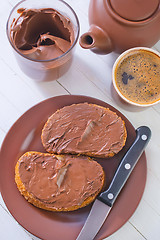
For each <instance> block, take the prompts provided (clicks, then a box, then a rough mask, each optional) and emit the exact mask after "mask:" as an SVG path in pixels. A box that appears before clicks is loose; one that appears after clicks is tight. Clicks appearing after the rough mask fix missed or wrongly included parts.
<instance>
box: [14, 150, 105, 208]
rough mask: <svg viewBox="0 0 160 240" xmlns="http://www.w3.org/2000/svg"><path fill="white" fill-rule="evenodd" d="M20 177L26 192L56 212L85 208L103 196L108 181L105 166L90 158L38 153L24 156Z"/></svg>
mask: <svg viewBox="0 0 160 240" xmlns="http://www.w3.org/2000/svg"><path fill="white" fill-rule="evenodd" d="M19 175H20V178H21V181H22V183H23V184H24V186H25V188H26V190H27V191H28V192H29V193H30V194H32V195H33V197H34V198H35V199H37V200H39V201H40V202H42V203H44V204H45V206H46V207H49V208H50V209H53V210H58V209H68V208H71V207H74V206H77V205H78V206H81V204H82V203H83V202H84V201H85V200H86V199H87V198H88V197H90V196H95V195H96V194H97V193H99V191H100V190H101V188H102V186H103V178H104V176H103V170H102V167H101V165H100V164H98V163H97V162H95V161H92V160H89V159H88V158H86V157H81V158H78V157H73V156H70V155H66V156H65V157H63V156H57V157H56V156H52V155H50V154H43V153H37V152H34V153H33V152H31V153H30V154H24V155H23V156H22V157H21V159H20V161H19Z"/></svg>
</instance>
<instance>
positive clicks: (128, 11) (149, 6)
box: [109, 0, 159, 21]
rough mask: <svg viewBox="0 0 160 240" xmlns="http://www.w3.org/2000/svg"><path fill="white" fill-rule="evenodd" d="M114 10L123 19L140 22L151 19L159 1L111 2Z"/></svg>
mask: <svg viewBox="0 0 160 240" xmlns="http://www.w3.org/2000/svg"><path fill="white" fill-rule="evenodd" d="M109 1H110V5H111V7H112V8H113V10H114V11H115V12H116V13H117V14H118V15H120V16H121V17H123V18H125V19H127V20H131V21H140V20H144V19H146V18H149V17H150V16H151V15H152V14H153V13H154V12H155V11H156V10H157V8H158V6H159V0H109Z"/></svg>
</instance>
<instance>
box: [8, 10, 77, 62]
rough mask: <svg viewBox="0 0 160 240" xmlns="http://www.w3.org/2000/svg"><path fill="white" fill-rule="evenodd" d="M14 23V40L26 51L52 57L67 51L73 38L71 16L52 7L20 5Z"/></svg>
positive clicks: (29, 54)
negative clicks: (36, 7) (24, 7)
mask: <svg viewBox="0 0 160 240" xmlns="http://www.w3.org/2000/svg"><path fill="white" fill-rule="evenodd" d="M18 12H19V13H20V16H19V18H18V19H16V20H14V21H13V23H12V26H11V31H10V35H11V41H12V43H13V45H14V46H15V48H17V49H18V51H20V52H21V53H22V54H23V55H26V56H27V57H29V58H31V59H34V60H50V59H53V58H57V57H59V56H61V55H62V54H64V53H65V52H67V51H68V50H69V49H70V47H71V46H72V44H73V42H74V38H75V37H74V30H73V25H72V23H71V21H70V19H68V18H66V17H65V16H63V15H62V14H60V13H59V12H58V11H56V10H55V9H52V8H44V9H19V10H18Z"/></svg>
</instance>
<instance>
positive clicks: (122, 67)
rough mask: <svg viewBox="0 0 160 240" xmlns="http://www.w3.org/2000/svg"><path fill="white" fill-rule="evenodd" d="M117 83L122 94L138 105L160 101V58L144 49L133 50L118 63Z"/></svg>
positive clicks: (115, 74) (116, 70)
mask: <svg viewBox="0 0 160 240" xmlns="http://www.w3.org/2000/svg"><path fill="white" fill-rule="evenodd" d="M114 78H115V83H116V86H117V88H118V90H119V91H120V93H121V94H122V95H123V96H124V97H125V98H126V99H128V100H129V101H131V102H133V103H136V104H142V105H146V104H153V103H155V102H157V101H158V100H160V56H158V55H157V54H156V53H154V52H150V51H147V50H144V49H139V50H133V51H131V52H129V53H128V54H126V55H124V56H123V57H122V58H121V59H120V60H119V62H118V64H117V66H116V68H115V73H114Z"/></svg>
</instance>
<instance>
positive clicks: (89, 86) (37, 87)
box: [0, 0, 160, 240]
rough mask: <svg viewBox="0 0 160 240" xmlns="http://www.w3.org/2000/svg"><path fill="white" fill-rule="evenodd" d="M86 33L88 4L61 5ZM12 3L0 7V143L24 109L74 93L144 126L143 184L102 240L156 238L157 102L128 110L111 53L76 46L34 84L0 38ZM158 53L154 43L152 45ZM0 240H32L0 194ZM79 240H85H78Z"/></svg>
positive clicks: (159, 198)
mask: <svg viewBox="0 0 160 240" xmlns="http://www.w3.org/2000/svg"><path fill="white" fill-rule="evenodd" d="M67 2H68V3H70V4H71V6H72V7H73V8H74V10H75V11H76V13H77V15H78V18H79V21H80V27H81V30H80V34H82V33H84V32H85V31H87V30H88V16H87V13H88V5H89V0H76V1H74V0H69V1H67ZM16 3H17V0H5V1H2V0H1V4H0V33H1V34H0V74H1V77H0V112H1V114H0V145H1V144H2V142H3V139H4V137H5V135H6V134H7V132H8V130H9V129H10V127H11V126H12V124H13V123H14V122H15V121H16V120H17V119H18V118H19V117H20V116H21V115H22V114H23V113H24V112H25V111H26V110H28V109H29V108H30V107H32V106H33V105H35V104H37V103H39V102H40V101H42V100H44V99H47V98H49V97H52V96H58V95H64V94H79V95H87V96H91V97H95V98H98V99H100V100H103V101H105V102H107V103H109V104H111V105H112V106H114V107H115V108H117V109H118V110H119V111H121V112H122V113H123V114H124V115H125V116H126V117H127V118H128V119H129V120H130V122H131V123H132V124H133V126H134V127H135V128H137V127H139V126H141V125H147V126H149V127H150V128H151V130H152V138H151V141H150V143H149V145H148V146H147V148H146V156H147V165H148V169H147V183H146V188H145V192H144V195H143V197H142V200H141V202H140V204H139V206H138V208H137V209H136V211H135V213H134V214H133V215H132V217H131V218H130V219H129V221H128V222H127V223H126V224H125V225H124V226H123V227H122V228H120V229H119V230H118V231H117V232H115V233H114V234H113V235H112V236H110V237H108V238H107V239H108V240H128V239H130V240H144V239H147V240H159V239H160V104H158V105H155V106H154V107H149V108H145V109H141V108H138V109H137V108H133V107H128V106H126V105H125V104H123V103H122V102H120V101H119V100H118V98H117V97H116V95H115V94H113V91H112V81H111V70H112V66H113V63H114V61H115V59H116V58H117V56H118V55H117V54H115V53H111V54H108V55H105V56H100V55H96V54H94V53H92V52H91V51H89V50H84V49H82V48H81V47H80V46H79V45H77V48H76V52H75V58H74V62H73V64H72V67H71V69H70V70H69V72H67V73H66V74H65V75H64V76H63V77H61V78H60V79H58V80H56V81H50V82H39V83H37V82H35V81H33V80H32V79H30V78H28V77H27V76H26V75H24V74H23V72H22V71H21V70H20V68H19V66H18V65H17V62H16V60H15V58H14V55H13V52H12V49H11V46H10V45H9V42H8V39H7V36H6V21H7V18H8V15H9V12H10V10H11V9H12V7H13V6H14V5H15V4H16ZM154 48H155V49H157V50H158V49H159V51H160V41H159V42H158V43H157V44H156V45H155V46H154ZM0 239H1V240H13V239H16V240H22V239H23V240H30V239H37V238H36V237H35V236H33V235H32V234H30V233H28V232H27V231H26V230H24V229H23V227H21V226H20V225H19V224H18V223H17V222H16V221H15V219H14V218H13V217H12V216H11V214H10V213H9V212H8V210H7V208H6V206H5V203H4V202H3V199H2V197H1V195H0ZM84 240H85V239H84Z"/></svg>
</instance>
